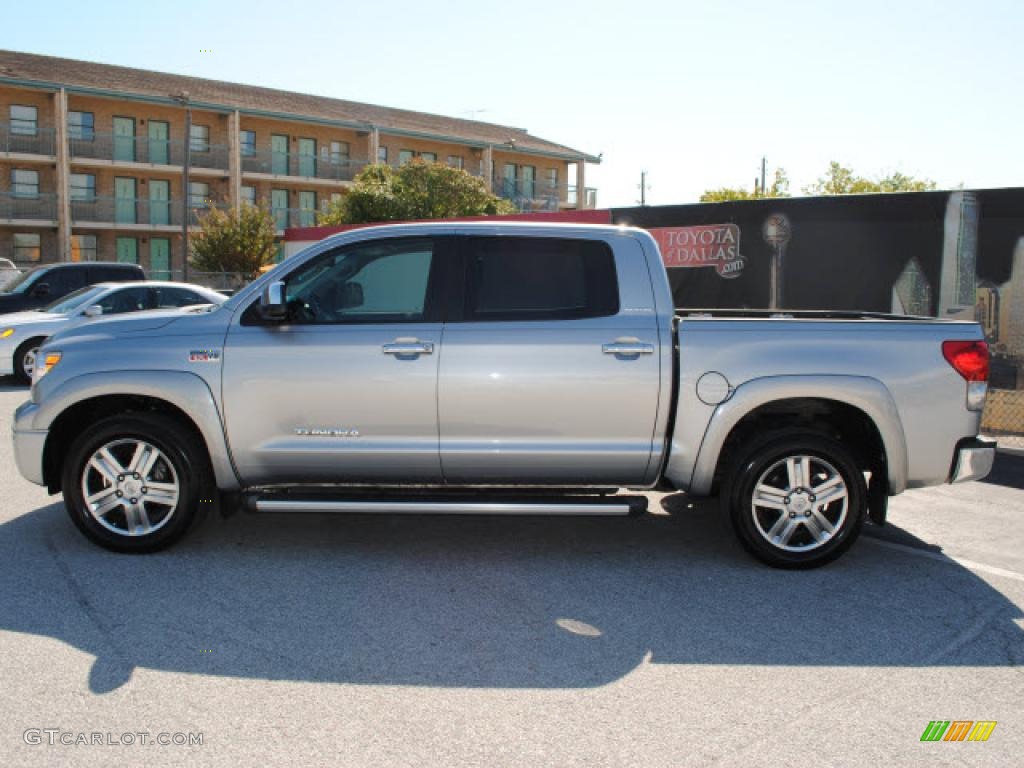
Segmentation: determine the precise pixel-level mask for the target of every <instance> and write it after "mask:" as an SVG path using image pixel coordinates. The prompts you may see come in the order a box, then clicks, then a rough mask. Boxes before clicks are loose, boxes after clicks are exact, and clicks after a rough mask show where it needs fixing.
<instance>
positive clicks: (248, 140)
mask: <svg viewBox="0 0 1024 768" xmlns="http://www.w3.org/2000/svg"><path fill="white" fill-rule="evenodd" d="M239 140H240V142H241V145H242V157H252V156H253V155H255V154H256V131H240V132H239Z"/></svg>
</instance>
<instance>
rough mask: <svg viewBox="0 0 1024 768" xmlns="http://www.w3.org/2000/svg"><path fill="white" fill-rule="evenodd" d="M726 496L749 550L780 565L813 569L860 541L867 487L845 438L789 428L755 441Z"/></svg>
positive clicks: (728, 483) (735, 469)
mask: <svg viewBox="0 0 1024 768" xmlns="http://www.w3.org/2000/svg"><path fill="white" fill-rule="evenodd" d="M723 499H724V501H725V503H726V504H727V505H728V507H729V513H730V517H731V519H732V525H733V529H734V530H735V531H736V534H737V535H738V536H739V539H740V541H741V542H742V543H743V546H744V547H745V548H746V549H747V550H748V551H749V552H750V553H751V554H753V555H754V556H755V557H757V558H759V559H760V560H762V561H764V562H765V563H767V564H768V565H771V566H774V567H776V568H815V567H818V566H820V565H824V564H825V563H828V562H831V561H832V560H835V559H836V558H837V557H839V556H840V555H841V554H842V553H843V552H845V551H846V550H847V549H849V548H850V546H851V545H852V544H853V542H854V541H855V540H856V539H857V536H858V535H859V534H860V530H861V528H862V527H863V525H864V517H865V514H866V510H867V487H866V485H865V482H864V474H863V473H862V472H861V471H860V470H859V469H858V468H857V465H856V463H855V462H854V460H853V458H852V456H851V455H850V452H849V450H848V449H847V448H846V447H844V446H843V445H842V444H841V443H839V442H837V441H835V440H833V439H831V438H829V437H826V436H824V435H821V434H818V433H815V432H797V431H783V432H776V433H772V434H769V435H766V436H765V437H764V438H762V439H761V440H758V441H756V442H755V443H754V444H753V445H752V446H751V447H750V449H749V450H748V451H747V452H746V453H745V454H744V455H743V457H741V459H740V461H738V462H736V464H735V465H734V466H733V468H732V471H731V473H730V474H729V477H728V479H727V480H726V484H725V489H724V493H723Z"/></svg>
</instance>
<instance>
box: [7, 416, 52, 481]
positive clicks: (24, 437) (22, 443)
mask: <svg viewBox="0 0 1024 768" xmlns="http://www.w3.org/2000/svg"><path fill="white" fill-rule="evenodd" d="M38 411H39V406H38V405H36V404H35V403H32V402H28V403H23V404H22V405H21V406H19V407H18V410H16V411H15V412H14V424H13V432H14V434H13V437H14V463H15V464H17V466H18V471H19V472H21V475H22V477H24V478H25V479H26V480H28V481H29V482H32V483H35V484H36V485H46V482H45V481H44V479H43V447H44V446H45V445H46V436H47V435H48V434H49V432H48V431H47V430H45V429H33V427H32V422H33V421H34V419H35V416H36V413H37V412H38Z"/></svg>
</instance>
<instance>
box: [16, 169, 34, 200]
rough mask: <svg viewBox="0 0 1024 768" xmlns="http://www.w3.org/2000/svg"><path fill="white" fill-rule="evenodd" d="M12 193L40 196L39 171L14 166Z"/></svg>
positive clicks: (21, 195) (23, 195)
mask: <svg viewBox="0 0 1024 768" xmlns="http://www.w3.org/2000/svg"><path fill="white" fill-rule="evenodd" d="M11 194H12V195H13V196H14V197H39V171H29V170H26V169H24V168H12V169H11Z"/></svg>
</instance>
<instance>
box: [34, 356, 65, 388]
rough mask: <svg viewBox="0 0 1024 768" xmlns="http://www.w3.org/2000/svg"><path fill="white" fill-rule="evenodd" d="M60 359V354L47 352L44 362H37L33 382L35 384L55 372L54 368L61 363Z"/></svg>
mask: <svg viewBox="0 0 1024 768" xmlns="http://www.w3.org/2000/svg"><path fill="white" fill-rule="evenodd" d="M60 358H61V353H60V352H47V353H46V354H45V355H44V356H43V360H42V362H38V361H37V362H36V373H35V377H34V378H33V379H32V380H33V381H34V382H35V381H39V380H40V379H41V378H43V376H45V375H46V374H48V373H49V372H50V371H51V370H53V367H54V366H55V365H56V364H57V363H59V362H60Z"/></svg>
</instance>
